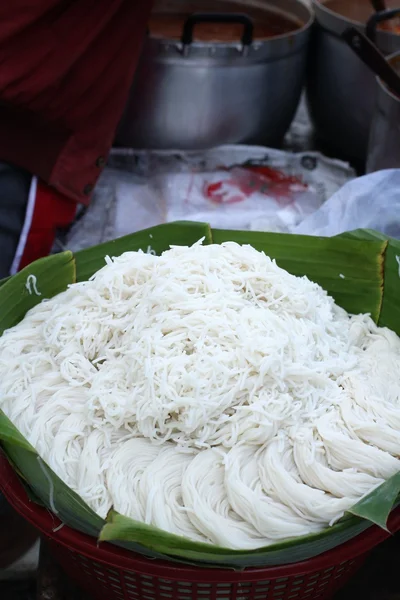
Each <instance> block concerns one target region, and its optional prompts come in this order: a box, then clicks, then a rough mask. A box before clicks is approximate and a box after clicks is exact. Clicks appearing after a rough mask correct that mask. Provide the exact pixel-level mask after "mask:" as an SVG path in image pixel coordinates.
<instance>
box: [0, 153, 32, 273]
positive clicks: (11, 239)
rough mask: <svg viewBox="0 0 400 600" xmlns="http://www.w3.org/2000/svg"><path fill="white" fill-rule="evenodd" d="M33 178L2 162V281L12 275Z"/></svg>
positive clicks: (0, 256)
mask: <svg viewBox="0 0 400 600" xmlns="http://www.w3.org/2000/svg"><path fill="white" fill-rule="evenodd" d="M31 180H32V176H31V175H30V174H29V173H28V172H26V171H24V170H22V169H19V168H17V167H14V166H11V165H9V164H6V163H2V162H0V279H1V278H3V277H7V276H8V275H10V269H11V265H12V263H13V261H14V257H15V253H16V251H17V247H18V243H19V240H20V235H21V231H22V228H23V226H24V222H25V214H26V207H27V204H28V197H29V190H30V186H31Z"/></svg>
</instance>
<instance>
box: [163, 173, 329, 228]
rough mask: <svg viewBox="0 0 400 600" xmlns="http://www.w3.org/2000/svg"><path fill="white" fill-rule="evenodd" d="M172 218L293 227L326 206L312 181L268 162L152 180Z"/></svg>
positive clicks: (228, 224)
mask: <svg viewBox="0 0 400 600" xmlns="http://www.w3.org/2000/svg"><path fill="white" fill-rule="evenodd" d="M153 186H154V187H153V189H154V196H156V197H158V198H160V200H161V203H162V205H163V206H165V207H166V220H167V221H180V220H191V221H205V222H208V223H210V225H211V226H212V227H217V228H221V229H255V230H259V231H260V230H261V231H262V230H266V231H276V232H289V231H291V229H292V227H294V226H295V225H297V224H298V223H300V222H301V221H302V220H303V219H304V217H306V216H308V215H309V214H311V213H313V212H314V211H316V210H317V209H318V208H319V207H320V206H321V199H320V197H319V196H318V194H317V193H316V191H315V190H314V189H313V187H312V185H309V184H306V183H304V182H303V181H302V180H301V178H300V177H297V176H294V175H286V174H284V173H283V172H282V171H279V170H276V169H272V168H270V167H264V166H253V167H247V168H245V167H234V168H232V169H219V170H215V171H208V172H207V171H206V172H201V173H193V172H192V173H190V172H189V173H170V174H168V175H163V176H159V177H157V178H154V179H153Z"/></svg>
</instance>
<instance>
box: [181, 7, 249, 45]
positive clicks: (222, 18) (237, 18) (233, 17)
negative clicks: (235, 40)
mask: <svg viewBox="0 0 400 600" xmlns="http://www.w3.org/2000/svg"><path fill="white" fill-rule="evenodd" d="M199 23H235V24H239V25H243V35H242V40H241V41H242V45H243V47H248V46H251V44H252V43H253V32H254V23H253V21H252V20H251V19H250V17H248V16H247V15H245V14H242V13H194V14H193V15H190V17H188V18H187V19H186V21H185V24H184V26H183V32H182V38H181V42H182V45H183V47H188V46H190V44H191V43H192V42H193V30H194V28H195V26H196V25H198V24H199Z"/></svg>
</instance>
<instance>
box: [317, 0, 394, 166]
mask: <svg viewBox="0 0 400 600" xmlns="http://www.w3.org/2000/svg"><path fill="white" fill-rule="evenodd" d="M333 2H337V0H333ZM333 2H332V0H325V1H322V0H313V5H314V9H315V15H316V25H315V28H314V32H313V40H312V44H311V48H310V58H309V72H308V82H307V96H308V104H309V108H310V113H311V118H312V120H313V123H314V126H315V129H316V134H317V136H318V137H319V138H320V139H321V140H322V141H323V142H325V143H326V144H327V145H328V146H329V148H331V149H332V150H333V151H334V152H336V154H337V155H339V156H341V157H344V158H346V159H349V160H356V161H361V162H364V161H365V158H366V154H367V147H368V138H369V131H370V126H371V122H372V118H373V114H374V110H375V102H376V91H377V90H376V84H375V77H374V75H373V73H372V72H371V71H370V70H369V69H368V67H366V66H365V65H364V63H363V62H362V61H361V60H360V59H359V58H358V57H357V56H356V55H355V54H354V53H353V51H352V50H351V49H350V48H349V47H348V46H347V44H346V43H345V42H344V41H343V40H342V39H341V37H340V36H341V34H342V33H343V32H344V31H345V29H346V28H347V27H349V26H351V25H353V26H356V27H358V28H359V29H360V30H362V31H364V32H365V23H366V22H367V20H368V18H369V16H371V15H372V14H373V10H372V8H371V3H370V0H343V6H346V11H347V13H348V14H351V13H350V11H351V8H353V14H354V17H353V18H350V17H345V16H342V15H341V14H338V13H337V12H334V11H333V10H331V8H330V6H335V4H333ZM387 4H388V6H391V7H392V8H394V7H395V5H396V4H400V2H398V0H397V1H396V0H391V1H390V2H387ZM357 17H359V18H357ZM376 44H377V45H378V47H379V48H380V50H381V51H382V52H383V53H384V54H391V53H393V52H395V51H396V50H400V35H395V34H393V33H389V32H386V31H385V32H384V31H378V32H377V36H376Z"/></svg>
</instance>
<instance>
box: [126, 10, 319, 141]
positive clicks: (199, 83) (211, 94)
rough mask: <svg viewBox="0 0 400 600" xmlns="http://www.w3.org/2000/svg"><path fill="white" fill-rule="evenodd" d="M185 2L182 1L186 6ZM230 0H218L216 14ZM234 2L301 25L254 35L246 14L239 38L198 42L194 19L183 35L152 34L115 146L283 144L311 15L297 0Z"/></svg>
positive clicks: (293, 107)
mask: <svg viewBox="0 0 400 600" xmlns="http://www.w3.org/2000/svg"><path fill="white" fill-rule="evenodd" d="M185 4H186V6H187V2H186V3H185V0H181V8H182V6H184V5H185ZM226 4H227V3H226V2H225V3H224V2H223V1H221V0H220V1H219V2H215V0H214V2H211V5H212V6H213V9H212V12H214V13H215V12H216V11H217V10H218V11H219V12H220V11H221V10H222V8H223V7H224V5H226ZM232 4H233V2H232V1H230V4H229V6H230V7H232ZM174 6H176V2H175V3H174ZM202 6H204V2H202ZM236 6H237V10H240V11H241V13H243V12H244V13H246V11H247V12H249V7H250V6H254V7H256V8H257V9H258V10H259V9H262V10H264V11H266V10H267V9H270V10H271V9H272V10H275V11H278V12H281V13H283V14H286V15H290V16H291V17H294V18H295V19H296V20H298V29H296V30H295V31H293V32H291V33H289V34H284V35H280V36H277V37H273V38H269V39H262V40H261V39H253V34H252V24H251V22H250V21H249V20H248V19H246V18H245V17H243V15H242V21H241V22H242V25H243V27H244V30H243V36H242V39H241V40H240V39H237V40H235V41H231V42H228V43H225V42H224V43H220V42H218V43H214V42H197V41H192V40H193V30H194V28H195V27H196V22H197V20H198V19H197V17H196V18H191V19H189V20H188V21H187V22H186V26H185V28H184V31H183V32H182V38H181V40H172V39H156V38H154V37H151V36H149V37H148V39H147V42H146V44H145V48H144V51H143V55H142V59H141V63H140V66H139V69H138V72H137V75H136V77H135V81H134V84H133V87H132V90H131V94H130V98H129V101H128V104H127V106H126V110H125V114H124V116H123V118H122V121H121V123H120V126H119V129H118V132H117V137H116V145H117V146H124V147H134V148H151V149H193V150H195V149H205V148H210V147H214V146H218V145H221V144H230V143H232V144H235V143H242V142H243V143H250V144H251V143H254V144H264V145H279V144H280V142H281V140H282V138H283V136H284V135H285V133H286V131H287V129H288V127H289V126H290V123H291V121H292V119H293V116H294V114H295V111H296V108H297V105H298V102H299V99H300V95H301V90H302V87H303V84H304V78H305V69H306V57H307V44H308V40H309V33H310V28H311V25H312V22H313V14H312V11H311V10H310V9H309V8H308V7H307V6H305V5H304V4H303V3H302V2H300V1H299V0H247V2H246V3H245V4H244V3H243V2H242V3H240V2H237V3H236ZM186 11H187V9H186ZM218 18H219V19H222V18H223V17H221V16H220V17H218ZM224 18H225V20H226V19H228V18H233V15H232V14H228V15H225V17H224Z"/></svg>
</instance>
